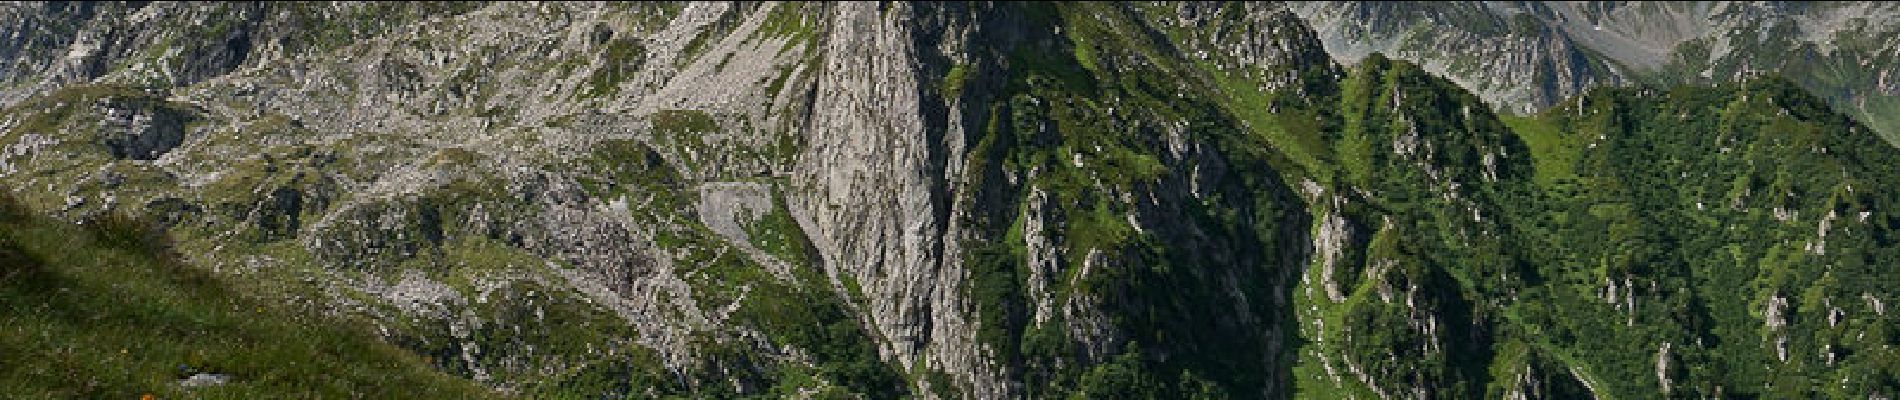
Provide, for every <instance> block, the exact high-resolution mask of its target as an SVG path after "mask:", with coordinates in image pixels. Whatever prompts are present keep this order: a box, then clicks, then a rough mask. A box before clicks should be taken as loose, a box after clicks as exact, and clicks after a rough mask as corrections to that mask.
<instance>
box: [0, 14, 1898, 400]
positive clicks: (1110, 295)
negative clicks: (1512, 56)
mask: <svg viewBox="0 0 1900 400" xmlns="http://www.w3.org/2000/svg"><path fill="white" fill-rule="evenodd" d="M0 16H5V17H6V18H0V24H4V25H0V32H4V33H6V35H8V36H10V37H20V38H26V39H25V40H18V41H14V42H11V43H8V44H0V54H4V55H6V56H7V59H6V60H5V61H4V62H5V64H0V78H4V80H5V82H6V86H5V87H4V88H0V94H4V96H0V101H4V102H5V103H3V104H4V105H5V108H4V110H0V184H4V185H5V186H6V187H7V188H8V191H9V192H10V193H11V196H13V197H15V198H17V199H18V203H19V204H20V206H19V207H18V208H22V209H31V210H36V211H35V212H36V213H40V214H45V215H47V216H48V217H50V218H56V219H62V220H68V221H75V222H88V223H91V222H90V221H118V219H117V218H118V217H114V216H115V215H136V216H139V217H138V218H142V220H144V221H150V223H152V224H154V225H156V226H159V227H163V228H164V229H165V230H166V232H167V237H168V238H169V242H168V243H169V244H168V245H167V246H164V247H168V248H170V249H172V250H171V251H174V252H176V254H179V255H181V257H180V258H179V259H178V260H175V261H168V262H175V263H176V265H178V266H180V267H178V268H173V269H160V270H158V271H160V272H151V273H145V274H147V275H152V277H148V276H147V275H136V274H127V275H124V277H125V278H126V279H135V278H136V279H173V278H165V276H168V275H166V274H184V275H185V276H204V277H205V278H204V279H209V280H211V281H215V283H216V284H218V285H222V286H218V287H228V288H230V289H229V290H230V293H231V294H232V295H233V297H232V298H237V299H246V300H241V301H264V302H281V303H286V304H287V306H286V307H291V310H295V312H298V313H302V314H307V315H310V316H311V318H323V319H322V320H323V321H339V322H334V323H331V322H326V324H330V325H337V326H342V327H344V328H346V329H345V330H343V331H339V332H342V333H338V334H337V335H347V334H352V332H354V334H360V335H364V336H373V337H375V338H376V339H380V340H360V342H345V343H361V344H359V345H358V347H373V346H385V344H388V345H394V347H396V348H400V349H403V351H404V352H406V353H408V354H397V355H395V356H392V357H398V359H399V362H406V363H413V364H425V365H427V366H429V368H432V369H433V370H434V371H423V370H421V369H418V371H420V372H415V373H416V374H419V375H416V376H418V378H414V379H434V378H429V377H432V376H435V375H428V374H432V373H446V374H448V375H452V376H455V377H459V379H461V380H462V381H460V382H448V383H440V385H444V386H442V387H443V389H440V390H443V391H449V390H460V388H462V386H455V385H470V384H472V385H476V386H478V387H485V388H487V389H488V390H489V391H491V392H493V394H495V395H497V396H502V397H507V396H524V397H556V398H561V397H588V398H592V397H635V398H649V397H701V398H732V397H767V398H779V397H821V398H852V397H865V398H902V397H923V398H984V399H988V398H1263V397H1264V398H1286V397H1300V398H1375V397H1380V398H1383V397H1402V398H1418V397H1433V398H1579V397H1598V398H1658V397H1688V398H1703V397H1747V398H1811V397H1846V398H1867V397H1883V396H1884V397H1893V396H1894V395H1895V393H1897V392H1900V350H1896V349H1894V348H1893V345H1894V344H1896V342H1897V341H1900V331H1896V329H1900V326H1896V324H1897V323H1896V321H1900V319H1896V318H1893V317H1889V316H1886V315H1885V303H1886V302H1891V301H1893V300H1894V298H1893V296H1894V294H1895V293H1900V277H1897V276H1896V273H1895V272H1892V271H1891V270H1890V268H1888V266H1889V265H1892V264H1893V263H1894V262H1896V261H1900V254H1896V246H1895V240H1897V239H1896V236H1895V235H1896V232H1895V229H1896V228H1900V226H1896V224H1900V217H1896V215H1897V214H1894V213H1893V212H1892V211H1889V210H1892V209H1894V208H1893V207H1896V206H1900V198H1897V197H1896V196H1900V175H1896V174H1897V173H1896V172H1895V171H1893V169H1892V167H1891V166H1893V165H1900V160H1897V159H1894V157H1895V156H1894V155H1893V154H1894V153H1895V149H1894V148H1892V147H1890V146H1889V145H1887V144H1886V143H1885V142H1883V141H1882V140H1881V139H1880V138H1879V136H1878V135H1876V134H1874V133H1872V132H1871V131H1869V130H1868V129H1867V128H1864V127H1862V126H1860V125H1859V124H1857V123H1856V122H1855V121H1853V120H1850V119H1848V118H1846V117H1843V116H1842V114H1840V113H1837V112H1835V111H1832V110H1831V109H1830V108H1828V106H1827V104H1826V103H1825V102H1823V101H1821V100H1818V99H1817V98H1816V97H1814V96H1810V95H1808V94H1806V93H1804V92H1803V91H1802V90H1801V89H1799V88H1797V87H1796V86H1795V85H1793V84H1791V83H1788V82H1787V81H1784V80H1780V79H1776V78H1762V79H1755V80H1748V81H1746V82H1739V83H1733V84H1724V85H1720V86H1714V87H1707V86H1703V87H1679V88H1668V89H1661V88H1658V89H1642V88H1631V89H1614V90H1611V89H1602V90H1594V91H1590V92H1589V93H1587V94H1584V95H1580V96H1575V97H1570V98H1567V99H1566V100H1563V101H1562V102H1561V103H1559V104H1557V105H1555V106H1553V107H1551V108H1550V109H1549V110H1548V111H1544V112H1542V113H1540V114H1536V115H1529V116H1508V115H1499V114H1498V113H1495V112H1493V111H1492V109H1491V108H1490V107H1489V106H1487V105H1486V104H1485V103H1484V102H1483V101H1481V100H1480V99H1479V98H1477V97H1474V96H1473V95H1471V94H1469V93H1467V91H1465V90H1463V89H1460V88H1459V87H1457V86H1455V85H1454V84H1453V83H1452V82H1451V81H1448V80H1445V79H1441V78H1438V77H1435V76H1432V75H1430V74H1427V73H1426V72H1425V71H1424V70H1423V69H1421V68H1420V67H1418V66H1415V65H1413V64H1410V63H1406V62H1401V61H1393V60H1388V59H1386V58H1385V57H1383V56H1379V55H1370V56H1367V57H1365V58H1364V59H1363V60H1359V61H1358V62H1357V63H1356V64H1352V65H1341V64H1338V63H1336V62H1335V61H1333V59H1332V58H1330V57H1329V56H1328V55H1327V53H1326V52H1325V50H1324V49H1323V48H1322V46H1321V45H1320V43H1319V39H1318V36H1317V35H1316V34H1315V32H1314V31H1313V30H1312V29H1310V28H1309V27H1308V26H1307V25H1306V23H1304V22H1302V21H1301V20H1300V19H1299V18H1298V17H1297V16H1295V15H1294V14H1293V13H1291V12H1289V11H1288V10H1286V8H1285V7H1284V6H1283V5H1280V4H1276V3H1198V2H1197V3H1149V2H1143V3H915V4H913V3H883V4H879V3H801V2H782V3H780V2H773V3H605V4H593V3H589V4H580V3H514V2H508V3H398V4H389V3H360V4H358V3H322V4H282V3H266V4H228V3H150V4H117V3H105V4H92V3H79V4H67V3H45V4H43V3H10V4H6V5H0ZM36 218H37V217H36ZM35 221H38V220H35ZM35 223H36V224H52V223H51V222H35ZM35 226H38V225H35ZM49 226H50V225H49ZM23 229H24V228H23ZM33 229H40V230H47V229H55V228H33ZM57 229H66V230H73V231H76V230H75V229H77V228H57ZM61 232H64V231H61ZM15 236H19V235H15ZM6 237H12V236H4V235H0V238H6ZM22 237H24V236H22ZM8 240H14V241H16V242H18V243H26V244H28V245H34V246H41V245H50V244H44V243H42V242H41V241H29V240H25V239H18V238H15V239H8ZM42 241H43V240H42ZM4 243H10V242H0V244H4ZM160 243H166V242H160ZM7 246H14V247H0V260H8V258H4V257H14V256H12V255H9V254H14V253H20V254H28V255H33V254H43V253H46V252H47V251H43V250H28V251H25V252H24V253H21V252H20V251H15V250H8V249H11V248H15V247H18V246H17V245H7ZM8 251H12V252H14V253H8ZM113 251H117V252H122V250H113ZM36 252H37V253H36ZM111 254H118V253H111ZM34 257H39V258H33V260H37V261H36V264H35V265H46V264H47V263H54V264H57V263H60V262H62V260H78V259H73V258H61V257H50V256H45V255H37V256H34ZM112 257H122V256H112ZM123 257H130V256H123ZM16 258H17V257H16ZM114 259H116V258H110V257H108V258H105V259H104V260H106V261H101V262H107V263H108V264H100V265H112V264H109V262H111V260H114ZM86 260H90V259H86ZM80 261H85V260H79V261H73V262H75V263H77V262H80ZM85 262H93V261H85ZM84 265H86V266H85V267H76V268H71V269H51V270H55V271H68V272H61V273H62V274H78V275H79V276H81V277H80V278H73V279H80V280H81V281H82V282H91V283H98V282H108V281H109V279H111V278H110V277H112V276H115V275H106V274H108V272H104V271H106V270H108V269H109V267H91V265H93V264H84ZM168 265H169V264H168ZM36 268H38V267H36ZM47 268H54V267H45V268H39V269H34V270H33V271H38V270H45V269H47ZM35 274H39V273H35ZM35 274H25V275H22V274H9V275H0V279H5V281H0V283H4V285H5V286H4V287H5V288H6V289H7V290H15V292H17V293H41V292H42V291H45V290H57V289H46V288H42V287H38V286H35V285H42V286H43V285H44V284H46V283H45V282H47V281H46V279H50V278H44V279H42V278H39V277H38V276H41V275H43V274H41V275H35ZM88 274H90V275H88ZM19 276H24V277H28V278H32V279H25V278H16V277H19ZM106 285H108V286H107V287H110V286H109V284H106ZM138 287H146V286H142V285H141V286H138ZM15 292H4V293H15ZM0 294H3V293H0ZM178 299H179V300H177V301H178V302H179V303H178V304H185V306H180V307H181V308H178V309H180V310H187V311H180V312H179V313H183V314H187V315H186V316H184V317H182V318H187V319H189V318H191V316H190V315H193V314H192V313H193V312H197V311H190V310H201V311H203V312H211V311H208V310H216V309H218V308H217V307H216V306H195V305H190V304H196V303H193V302H194V301H224V300H206V299H205V298H202V297H194V296H184V297H178ZM0 300H3V301H7V302H8V305H9V306H10V307H12V308H13V309H19V308H20V307H41V308H49V307H50V308H60V307H67V308H60V310H61V311H59V312H62V313H65V314H61V315H67V314H70V315H75V316H77V317H78V318H83V317H86V316H88V315H92V314H93V313H99V312H101V311H99V310H100V309H101V308H100V306H98V305H97V304H96V303H90V302H88V303H73V304H65V303H44V305H32V304H27V303H29V299H28V296H24V295H22V296H13V297H0ZM230 301H240V300H230ZM14 303H19V304H18V305H17V306H16V304H14ZM33 304H42V303H33ZM81 306H83V307H81ZM113 315H118V314H113ZM168 315H170V314H168ZM218 315H223V314H218ZM121 317H125V316H121ZM125 318H134V317H125ZM206 318H211V319H210V321H211V322H208V324H211V326H223V325H218V324H222V323H223V322H219V321H223V319H221V318H226V317H222V316H213V317H206ZM33 321H40V320H37V319H36V320H33ZM306 321H307V320H301V319H293V320H289V322H285V323H284V325H282V326H286V327H295V326H297V325H298V324H310V322H306ZM54 322H58V321H54ZM201 324H204V323H201ZM57 326H60V327H61V328H59V329H66V330H72V331H76V332H80V333H84V332H83V331H84V329H85V327H87V326H92V325H86V324H68V325H57ZM271 326H279V325H271ZM271 329H279V328H271ZM283 329H291V328H283ZM62 332H63V331H62ZM251 332H274V331H269V330H263V331H251ZM97 337H105V338H110V337H113V336H97ZM187 338H189V337H187ZM50 340H57V339H49V338H48V337H47V336H46V335H45V334H43V333H39V332H34V331H29V330H17V329H16V330H6V329H0V346H15V347H18V348H22V349H46V348H52V347H45V346H49V345H48V344H46V343H48V341H50ZM337 340H338V341H342V340H343V339H337ZM350 340H358V339H350ZM374 342H380V343H384V344H371V343H374ZM167 343H168V344H164V346H165V347H163V349H166V350H164V351H158V352H149V353H144V354H149V357H155V358H158V360H142V361H139V362H137V363H133V362H127V361H118V360H117V359H112V358H101V359H97V360H96V361H84V362H83V363H96V364H98V365H105V366H104V367H99V368H103V369H109V370H111V371H130V372H127V373H128V374H130V375H127V376H128V378H124V379H117V380H113V381H111V382H112V383H111V385H110V386H102V387H99V388H89V389H85V390H86V391H80V392H72V393H78V394H77V395H81V396H84V395H107V396H109V395H115V394H116V393H119V391H151V392H159V393H168V394H170V395H172V396H173V397H176V396H180V395H182V396H193V395H197V394H200V393H204V392H195V391H198V390H220V389H217V388H216V387H214V388H209V389H207V388H183V387H180V386H178V385H177V384H176V383H175V382H171V381H169V380H167V379H166V378H165V377H166V376H167V375H166V374H170V373H173V371H171V370H165V371H145V370H144V369H149V368H172V367H171V366H172V365H174V364H188V365H190V366H191V368H198V369H203V370H205V371H207V372H211V373H217V374H223V375H225V376H228V377H229V379H230V383H228V384H227V385H230V386H226V388H229V389H225V390H237V391H235V392H231V393H253V392H244V391H242V390H252V389H249V388H274V387H288V388H296V387H300V386H301V383H300V381H298V380H297V378H295V377H294V376H293V377H290V378H286V377H285V375H283V374H282V373H280V372H273V371H276V370H268V369H260V368H261V367H258V366H256V365H255V364H247V363H240V362H199V361H190V360H183V359H181V360H176V362H173V360H170V359H169V358H167V357H171V358H180V357H187V356H188V355H190V354H196V353H192V352H193V351H196V350H197V349H199V347H194V346H213V345H218V344H219V343H225V342H217V341H209V342H206V341H184V342H182V343H169V342H167ZM207 348H208V349H209V347H207ZM378 348H380V347H378ZM5 349H7V347H0V350H5ZM213 350H215V349H213ZM36 351H37V350H36ZM207 351H212V350H207ZM17 354H45V356H44V357H49V358H56V359H66V360H94V359H90V358H85V359H82V358H76V357H78V356H75V355H71V354H68V353H62V352H57V351H50V350H49V352H42V353H21V352H14V351H6V352H0V371H4V375H0V376H4V377H10V378H3V379H0V385H11V386H0V389H5V388H7V387H20V388H26V389H22V391H25V390H34V391H35V392H34V393H40V392H39V391H40V390H52V389H39V388H41V387H42V386H43V385H33V384H28V383H30V382H42V381H57V380H53V379H52V377H56V376H65V375H63V374H66V373H67V372H64V371H66V370H48V369H35V368H29V367H25V366H27V365H32V363H33V362H34V361H33V360H26V359H23V358H24V357H21V356H18V355H17ZM219 354H222V353H219ZM373 354H375V355H376V356H377V357H381V356H382V354H383V353H373ZM285 357H290V356H289V355H285ZM362 357H369V356H362ZM343 359H344V360H350V359H353V358H343ZM328 360H330V361H303V360H296V359H294V358H286V359H285V361H287V362H298V363H304V362H318V363H321V362H336V361H335V360H336V359H328ZM366 362H367V361H366ZM392 362H396V361H392ZM76 363H78V362H77V361H76ZM193 363H195V364H193ZM86 365H94V364H86ZM318 365H330V364H318ZM391 365H396V364H391ZM401 365H409V364H401ZM87 368H92V367H87ZM103 369H102V370H103ZM405 371H406V370H405ZM405 376H406V375H405ZM115 379H116V378H115ZM309 379H311V381H310V382H308V385H310V386H311V387H324V388H340V389H337V391H326V390H329V389H312V390H311V391H312V392H314V393H343V394H348V393H351V391H356V393H360V394H364V395H374V393H376V392H375V391H374V390H376V389H375V388H377V387H381V386H378V383H377V382H389V381H370V382H368V383H363V384H341V383H336V381H332V380H327V379H328V378H317V377H310V378H309ZM19 382H28V383H19ZM430 382H434V381H430ZM247 385H248V386H247ZM322 385H329V386H322ZM51 393H55V395H57V394H59V393H68V392H51ZM457 396H459V395H457Z"/></svg>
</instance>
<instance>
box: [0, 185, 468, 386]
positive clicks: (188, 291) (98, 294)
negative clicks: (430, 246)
mask: <svg viewBox="0 0 1900 400" xmlns="http://www.w3.org/2000/svg"><path fill="white" fill-rule="evenodd" d="M4 201H5V200H4V199H0V204H4ZM136 226H137V225H136V224H130V223H99V224H95V226H90V227H82V226H76V225H71V224H66V223H60V222H54V221H51V220H47V219H43V218H39V217H35V216H32V215H30V214H28V213H26V212H23V210H22V209H21V208H20V207H13V206H7V207H0V305H4V308H5V309H6V310H8V311H7V312H5V313H0V393H8V394H9V396H22V397H28V398H32V397H50V398H104V397H115V398H132V397H137V396H139V395H141V394H154V395H156V396H157V397H159V398H174V397H186V396H191V397H199V398H271V397H298V398H349V397H372V398H397V397H401V398H419V397H424V398H426V397H439V398H480V397H485V396H487V395H488V394H487V393H485V392H484V391H482V390H481V389H480V388H478V387H477V386H475V385H473V384H472V383H469V382H466V381H462V380H458V379H455V378H453V377H450V376H448V375H444V374H441V373H438V372H436V371H434V370H431V369H430V368H429V367H428V366H427V364H426V363H424V362H423V360H422V359H421V358H420V357H418V356H415V355H413V354H410V353H407V352H404V351H402V350H400V349H398V348H396V347H393V346H390V345H388V344H384V343H382V342H380V341H377V340H376V339H374V338H373V337H372V335H371V333H370V332H368V331H367V330H365V329H362V328H360V326H359V325H353V324H350V323H345V322H344V321H337V320H330V319H325V318H322V317H316V316H313V315H312V314H309V313H304V312H301V310H295V309H291V308H290V307H287V306H282V305H278V304H264V303H262V302H258V301H255V300H252V299H248V298H245V297H242V296H239V295H237V294H235V293H233V292H232V291H231V290H229V289H227V288H226V287H225V286H224V285H222V284H221V283H220V282H218V280H217V279H215V278H213V277H211V276H210V275H208V274H206V273H205V272H204V271H199V270H195V269H192V268H191V267H188V266H185V265H184V264H182V263H180V262H178V261H176V260H175V257H169V256H166V255H165V252H164V251H163V250H161V248H160V246H157V245H154V243H156V242H157V240H154V239H152V238H151V237H150V235H138V234H133V233H132V232H138V231H139V228H137V227H136ZM188 371H204V372H212V373H221V374H226V375H229V376H230V377H231V381H230V383H228V384H226V385H222V386H217V387H210V388H200V389H192V390H185V389H181V388H179V387H178V386H177V385H176V384H175V382H176V381H177V380H178V379H180V378H181V377H183V376H187V375H188Z"/></svg>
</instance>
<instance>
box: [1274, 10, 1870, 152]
mask: <svg viewBox="0 0 1900 400" xmlns="http://www.w3.org/2000/svg"><path fill="white" fill-rule="evenodd" d="M1290 8H1291V9H1292V10H1293V11H1294V12H1296V13H1299V15H1300V17H1301V18H1303V19H1305V20H1306V21H1307V22H1309V23H1311V24H1312V26H1313V28H1314V30H1316V31H1318V32H1319V35H1320V38H1321V39H1322V40H1323V41H1324V42H1325V44H1326V50H1327V52H1329V53H1331V54H1332V55H1333V56H1335V57H1338V58H1340V59H1341V60H1342V61H1345V62H1349V63H1350V62H1356V60H1358V59H1360V58H1363V57H1365V56H1366V55H1367V54H1370V53H1375V52H1376V53H1383V54H1385V55H1387V56H1390V57H1394V58H1398V59H1404V60H1410V61H1412V62H1416V63H1418V64H1420V65H1421V66H1424V67H1425V68H1426V70H1428V71H1431V72H1432V73H1434V74H1438V75H1441V76H1445V77H1446V78H1449V79H1451V80H1452V81H1454V82H1457V83H1458V84H1459V86H1463V87H1464V88H1466V89H1467V90H1470V91H1472V92H1473V93H1476V94H1478V95H1479V96H1480V97H1483V98H1484V100H1485V101H1486V102H1488V103H1490V104H1492V105H1493V106H1494V107H1496V108H1497V109H1499V110H1504V111H1509V112H1513V113H1520V114H1530V113H1535V112H1538V111H1542V110H1544V109H1546V108H1549V107H1551V106H1552V105H1554V104H1556V103H1557V102H1558V101H1559V100H1562V99H1565V98H1569V97H1571V96H1575V95H1578V94H1581V93H1583V92H1584V91H1585V90H1587V89H1590V88H1593V87H1600V86H1625V85H1632V84H1636V83H1638V82H1659V83H1663V84H1665V85H1675V84H1708V83H1713V82H1725V81H1739V80H1745V79H1750V78H1753V77H1758V76H1761V75H1764V74H1768V73H1776V74H1780V75H1782V76H1785V77H1787V78H1789V79H1792V80H1794V81H1796V82H1797V83H1799V84H1801V85H1802V86H1803V87H1804V88H1806V89H1808V90H1810V91H1814V92H1815V93H1819V94H1821V95H1822V96H1823V97H1826V98H1828V99H1829V101H1830V102H1831V103H1833V104H1834V105H1835V106H1836V107H1838V108H1840V109H1843V110H1847V111H1848V112H1849V113H1851V114H1855V115H1856V116H1857V117H1859V118H1860V119H1861V121H1862V122H1863V123H1865V124H1868V125H1870V126H1871V127H1873V128H1874V129H1876V130H1877V131H1880V132H1882V134H1884V135H1886V136H1887V137H1888V138H1889V140H1890V141H1891V140H1893V138H1894V136H1895V135H1897V134H1900V133H1896V131H1897V130H1900V122H1897V121H1895V120H1894V118H1893V117H1889V115H1900V114H1896V112H1895V110H1894V109H1893V108H1892V107H1894V106H1893V104H1900V102H1895V101H1894V100H1893V97H1894V93H1895V91H1894V90H1893V88H1895V87H1896V85H1895V83H1896V82H1900V79H1894V78H1892V77H1895V76H1900V72H1895V70H1894V67H1893V66H1892V63H1888V62H1882V61H1881V60H1890V59H1891V57H1892V55H1891V54H1890V53H1891V51H1890V49H1892V46H1894V45H1895V44H1900V6H1895V5H1893V4H1888V3H1880V2H1840V3H1816V4H1785V3H1773V2H1742V1H1694V2H1674V3H1646V2H1596V3H1576V2H1537V1H1509V2H1438V3H1397V2H1356V1H1334V2H1296V3H1293V4H1291V5H1290ZM1838 76H1849V77H1852V78H1848V79H1847V80H1846V81H1843V80H1841V79H1840V78H1837V77H1838Z"/></svg>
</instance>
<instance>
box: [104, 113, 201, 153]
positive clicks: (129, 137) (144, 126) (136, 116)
mask: <svg viewBox="0 0 1900 400" xmlns="http://www.w3.org/2000/svg"><path fill="white" fill-rule="evenodd" d="M142 103H145V104H138V103H132V102H116V101H111V100H107V101H103V102H101V103H100V104H98V105H97V107H96V109H95V110H94V112H95V113H97V114H98V115H101V116H103V120H101V121H100V122H99V124H100V125H102V126H101V129H102V130H103V132H102V136H104V138H103V139H104V141H105V145H106V151H107V152H109V153H111V154H112V157H114V158H121V159H133V160H156V159H158V157H159V156H162V155H165V153H166V152H169V151H171V150H172V149H173V148H176V147H178V146H179V145H180V144H183V143H184V142H185V123H186V122H188V121H189V119H190V115H189V114H185V113H183V112H179V111H177V110H173V109H168V108H164V107H156V106H152V105H151V103H150V102H142Z"/></svg>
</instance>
